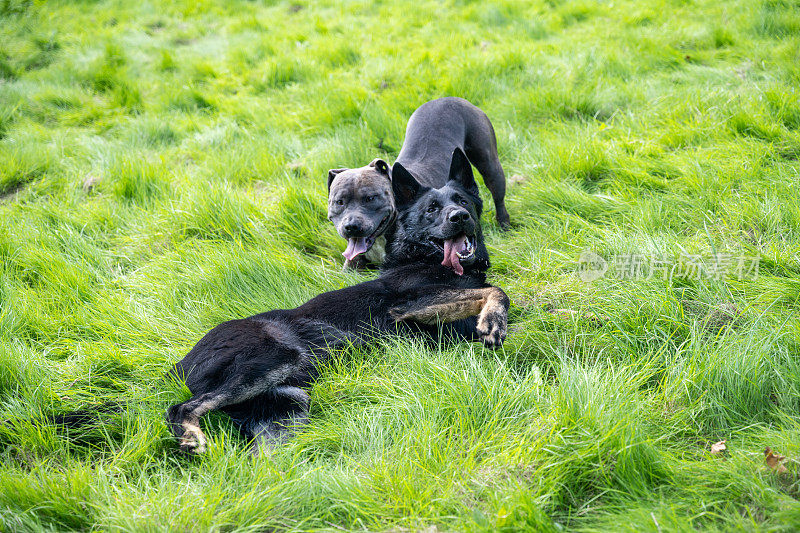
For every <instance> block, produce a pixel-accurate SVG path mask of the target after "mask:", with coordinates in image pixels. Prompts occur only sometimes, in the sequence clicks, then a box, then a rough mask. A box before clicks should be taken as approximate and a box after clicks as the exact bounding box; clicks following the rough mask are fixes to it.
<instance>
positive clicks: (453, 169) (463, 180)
mask: <svg viewBox="0 0 800 533" xmlns="http://www.w3.org/2000/svg"><path fill="white" fill-rule="evenodd" d="M448 180H453V181H457V182H458V183H460V184H461V186H462V187H464V189H465V190H466V191H467V192H468V193H470V194H473V195H475V196H477V197H480V192H479V190H478V184H477V183H475V175H474V174H473V173H472V165H471V164H470V162H469V159H467V156H466V154H465V153H464V151H463V150H462V149H461V148H458V147H456V149H455V150H453V159H452V160H451V161H450V176H449V177H448Z"/></svg>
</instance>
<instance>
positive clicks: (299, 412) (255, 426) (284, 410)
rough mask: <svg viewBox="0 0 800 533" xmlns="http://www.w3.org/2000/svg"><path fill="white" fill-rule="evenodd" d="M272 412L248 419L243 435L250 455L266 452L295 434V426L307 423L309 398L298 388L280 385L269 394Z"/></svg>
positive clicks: (306, 393)
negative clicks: (246, 439)
mask: <svg viewBox="0 0 800 533" xmlns="http://www.w3.org/2000/svg"><path fill="white" fill-rule="evenodd" d="M270 396H272V397H273V402H272V403H273V405H274V406H275V408H274V410H273V409H270V410H271V411H272V412H270V413H269V414H268V415H267V416H264V410H263V409H262V410H261V411H262V412H261V415H260V416H259V417H256V418H253V419H250V420H248V421H247V422H246V423H245V424H244V425H243V427H242V429H243V430H244V433H245V435H247V437H249V438H250V439H251V441H252V443H251V447H252V448H251V451H252V453H253V455H260V454H262V453H265V452H268V451H270V450H272V449H274V448H276V447H277V446H279V445H280V444H283V443H284V442H286V439H288V438H289V437H291V436H292V435H293V434H294V430H295V429H296V428H297V427H298V426H302V425H304V424H307V423H308V410H309V407H310V404H311V397H310V396H309V395H308V392H306V391H305V390H303V389H301V388H300V387H293V386H289V385H283V386H280V387H277V388H276V389H275V390H274V391H272V392H271V394H270Z"/></svg>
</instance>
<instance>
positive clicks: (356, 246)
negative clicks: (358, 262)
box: [342, 215, 389, 261]
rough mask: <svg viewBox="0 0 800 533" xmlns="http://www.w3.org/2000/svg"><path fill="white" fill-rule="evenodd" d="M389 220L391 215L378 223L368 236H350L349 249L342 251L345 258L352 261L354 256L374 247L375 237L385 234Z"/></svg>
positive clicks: (348, 240)
mask: <svg viewBox="0 0 800 533" xmlns="http://www.w3.org/2000/svg"><path fill="white" fill-rule="evenodd" d="M388 220H389V215H386V216H385V217H383V220H381V223H380V224H378V227H377V228H375V231H373V232H372V234H371V235H369V236H368V237H350V238H349V239H347V249H346V250H345V251H344V252H342V255H343V256H344V257H345V259H347V260H348V261H352V260H353V258H355V257H357V256H359V255H361V254H365V253H367V252H368V251H369V249H370V248H372V245H373V244H375V239H377V238H378V237H379V236H380V235H382V234H383V231H384V230H385V229H386V222H387V221H388Z"/></svg>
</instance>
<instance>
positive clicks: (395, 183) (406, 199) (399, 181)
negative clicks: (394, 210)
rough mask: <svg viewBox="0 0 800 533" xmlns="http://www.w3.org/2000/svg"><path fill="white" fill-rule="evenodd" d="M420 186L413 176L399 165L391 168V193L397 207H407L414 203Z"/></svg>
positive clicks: (396, 164)
mask: <svg viewBox="0 0 800 533" xmlns="http://www.w3.org/2000/svg"><path fill="white" fill-rule="evenodd" d="M420 188H421V186H420V184H419V182H418V181H417V180H416V179H414V176H412V175H411V173H410V172H409V171H408V170H406V169H405V167H404V166H403V165H401V164H400V163H395V164H394V166H393V167H392V192H394V201H395V204H397V207H401V206H404V205H408V204H410V203H411V202H413V201H414V199H415V198H416V197H417V194H418V193H419V190H420Z"/></svg>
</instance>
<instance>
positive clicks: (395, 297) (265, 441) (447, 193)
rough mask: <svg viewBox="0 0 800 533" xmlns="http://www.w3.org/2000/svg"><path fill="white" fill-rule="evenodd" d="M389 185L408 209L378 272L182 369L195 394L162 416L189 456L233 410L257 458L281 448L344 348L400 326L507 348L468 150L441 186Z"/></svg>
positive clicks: (225, 331)
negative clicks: (213, 418) (203, 423)
mask: <svg viewBox="0 0 800 533" xmlns="http://www.w3.org/2000/svg"><path fill="white" fill-rule="evenodd" d="M393 189H394V191H393V192H394V195H395V198H396V200H397V202H398V211H399V213H400V214H399V216H398V220H397V226H396V228H395V233H394V236H393V239H392V246H391V249H390V250H389V251H388V254H387V257H386V261H385V263H384V266H383V270H382V271H381V275H380V277H378V278H377V279H375V280H373V281H367V282H364V283H360V284H358V285H355V286H352V287H347V288H344V289H340V290H338V291H332V292H327V293H324V294H321V295H319V296H317V297H316V298H313V299H311V300H309V301H308V302H306V303H305V304H303V305H301V306H300V307H297V308H295V309H288V310H276V311H269V312H267V313H262V314H260V315H255V316H252V317H250V318H244V319H241V320H232V321H230V322H225V323H223V324H220V325H219V326H217V327H215V328H214V329H212V330H211V331H210V332H208V333H207V334H206V335H205V336H204V337H203V338H202V339H201V340H200V342H198V343H197V345H196V346H195V347H194V348H192V350H191V351H190V352H189V353H188V355H186V357H184V358H183V359H182V360H181V361H179V362H178V363H177V364H176V365H175V367H174V368H173V370H172V372H173V373H174V374H175V375H176V376H178V377H179V378H185V380H186V385H187V386H188V387H189V390H190V391H191V392H192V394H193V396H192V398H191V399H189V400H188V401H186V402H183V403H180V404H177V405H173V406H172V407H170V408H169V409H168V410H167V415H166V416H167V420H168V422H169V424H170V427H171V429H172V431H173V433H174V434H175V436H176V437H177V438H178V439H179V441H180V446H181V449H182V450H184V451H187V452H193V453H202V452H203V451H204V450H205V447H206V439H205V436H204V435H203V432H202V431H201V429H200V425H199V421H200V417H202V416H203V415H205V414H206V413H208V412H210V411H214V410H221V411H223V412H225V413H227V414H229V415H230V416H231V418H232V419H233V420H234V421H235V423H236V424H237V425H238V426H239V427H240V429H241V430H242V432H243V433H244V434H245V435H246V436H247V437H248V438H250V439H252V440H253V444H254V449H255V451H258V449H259V448H260V447H261V446H263V445H269V444H271V443H275V442H279V441H280V440H281V438H282V437H284V436H285V435H286V434H287V432H288V431H290V430H291V427H292V426H295V425H297V424H298V423H302V422H304V421H305V420H306V419H307V413H308V407H309V395H308V393H307V392H306V389H308V388H309V387H310V386H311V383H312V382H313V380H314V378H315V375H316V366H317V365H318V364H319V363H320V362H321V361H323V360H324V359H325V356H326V354H327V353H328V352H329V350H331V349H335V348H337V347H341V346H345V345H347V344H350V343H354V344H361V343H364V342H368V341H369V340H370V339H371V338H373V339H374V338H375V337H376V336H379V335H382V334H387V333H395V332H398V331H399V332H401V333H402V332H404V333H410V334H415V335H426V336H430V337H432V338H441V337H442V336H443V337H445V338H456V339H469V340H481V341H483V343H484V344H485V345H487V346H489V347H497V346H500V345H501V344H502V342H503V340H504V339H505V335H506V323H507V316H508V306H509V301H508V297H507V296H506V295H505V293H504V292H503V291H502V290H501V289H499V288H497V287H492V286H490V285H487V284H486V269H487V268H488V267H489V256H488V252H487V250H486V247H485V246H484V243H483V236H482V233H481V228H480V223H479V218H478V212H479V210H480V205H481V204H480V197H479V196H478V188H477V185H476V184H475V180H474V177H473V175H472V168H471V167H470V164H469V161H468V160H467V158H466V156H465V155H464V153H463V152H462V151H461V150H458V149H457V150H456V151H455V153H454V154H453V160H452V163H451V166H450V174H449V180H448V181H447V183H446V184H445V185H444V186H443V187H442V188H440V189H431V188H425V187H423V186H421V185H420V184H419V183H418V182H417V181H416V180H415V179H414V178H413V177H412V176H411V175H410V174H408V173H407V172H406V173H403V172H400V173H396V174H395V176H394V183H393ZM443 257H444V259H443Z"/></svg>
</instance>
